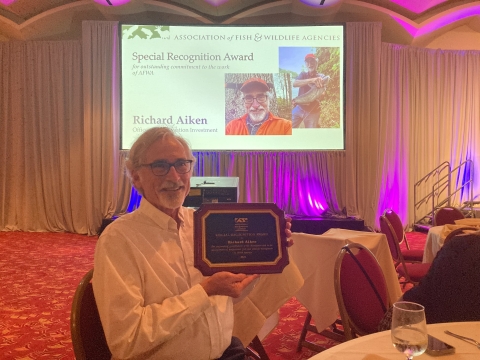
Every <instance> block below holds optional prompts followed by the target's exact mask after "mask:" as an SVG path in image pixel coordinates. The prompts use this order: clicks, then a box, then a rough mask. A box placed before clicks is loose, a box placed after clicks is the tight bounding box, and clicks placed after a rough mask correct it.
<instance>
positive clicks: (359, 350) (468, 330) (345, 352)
mask: <svg viewBox="0 0 480 360" xmlns="http://www.w3.org/2000/svg"><path fill="white" fill-rule="evenodd" d="M427 329H428V333H429V334H430V335H432V336H434V337H436V338H438V339H440V340H442V341H444V342H446V343H448V344H450V345H452V346H454V347H455V354H451V355H442V356H441V357H436V356H430V355H428V354H423V355H420V356H418V357H414V359H419V360H422V359H425V360H426V359H443V360H450V359H455V360H478V359H480V349H478V348H477V347H476V346H475V345H472V344H469V343H467V342H465V341H463V340H460V339H457V338H454V337H452V336H450V335H447V334H445V333H444V331H445V330H450V331H452V332H454V333H456V334H460V335H464V336H467V337H469V338H473V339H476V340H477V341H480V322H464V323H445V324H432V325H427ZM326 359H328V360H370V359H371V360H373V359H378V360H381V359H387V360H405V355H403V354H402V353H400V352H399V351H398V350H397V349H395V348H394V347H393V345H392V339H391V336H390V331H383V332H380V333H376V334H372V335H367V336H363V337H360V338H358V339H354V340H350V341H347V342H344V343H342V344H340V345H337V346H334V347H332V348H330V349H328V350H326V351H323V352H321V353H319V354H317V355H315V356H313V357H311V358H310V360H326Z"/></svg>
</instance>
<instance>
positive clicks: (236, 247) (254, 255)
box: [194, 203, 288, 276]
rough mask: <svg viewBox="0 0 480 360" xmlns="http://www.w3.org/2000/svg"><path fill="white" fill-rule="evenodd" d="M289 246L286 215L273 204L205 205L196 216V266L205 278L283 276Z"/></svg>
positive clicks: (196, 212)
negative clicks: (219, 274) (224, 273)
mask: <svg viewBox="0 0 480 360" xmlns="http://www.w3.org/2000/svg"><path fill="white" fill-rule="evenodd" d="M286 246H287V240H286V234H285V215H284V212H283V211H282V210H280V209H279V208H278V207H277V205H275V204H273V203H255V204H244V203H242V204H238V203H214V204H202V205H201V206H200V207H199V209H198V210H197V211H195V213H194V249H195V253H194V258H195V263H194V264H195V267H196V268H198V269H199V270H200V271H201V272H202V274H203V275H206V276H207V275H212V274H214V273H216V272H219V271H230V272H234V273H243V274H273V273H281V272H282V270H283V268H284V267H285V266H287V265H288V252H287V248H286Z"/></svg>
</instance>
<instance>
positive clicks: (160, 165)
mask: <svg viewBox="0 0 480 360" xmlns="http://www.w3.org/2000/svg"><path fill="white" fill-rule="evenodd" d="M192 163H193V160H177V161H175V162H174V163H169V162H166V161H154V162H152V163H151V164H142V165H140V166H150V168H151V169H152V172H153V175H156V176H165V175H167V174H168V172H169V171H170V168H171V167H172V166H173V167H174V168H175V170H176V171H177V173H179V174H186V173H188V172H189V171H190V170H192Z"/></svg>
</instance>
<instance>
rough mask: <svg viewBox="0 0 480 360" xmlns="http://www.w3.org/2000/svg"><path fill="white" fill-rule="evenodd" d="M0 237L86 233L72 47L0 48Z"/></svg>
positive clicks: (78, 55) (76, 59) (76, 55)
mask: <svg viewBox="0 0 480 360" xmlns="http://www.w3.org/2000/svg"><path fill="white" fill-rule="evenodd" d="M0 64H1V66H2V71H1V73H0V112H1V113H0V229H2V230H23V231H72V232H78V233H85V232H87V224H86V222H85V215H84V214H85V211H86V208H85V206H84V202H83V199H84V197H85V187H84V183H85V177H84V169H83V164H84V161H83V126H82V124H83V122H82V116H83V97H82V91H81V86H82V52H81V44H80V42H79V41H62V42H5V43H0Z"/></svg>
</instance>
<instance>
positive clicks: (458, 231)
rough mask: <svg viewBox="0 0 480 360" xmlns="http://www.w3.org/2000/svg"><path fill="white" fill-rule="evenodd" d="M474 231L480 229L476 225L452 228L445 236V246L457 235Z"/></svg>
mask: <svg viewBox="0 0 480 360" xmlns="http://www.w3.org/2000/svg"><path fill="white" fill-rule="evenodd" d="M472 231H480V229H479V228H476V227H473V226H466V227H462V228H459V229H455V230H452V231H451V232H450V233H449V234H448V235H447V236H446V237H445V240H444V241H443V246H445V244H446V243H448V242H449V241H450V240H452V239H453V238H454V237H455V236H457V235H466V234H468V233H471V232H472Z"/></svg>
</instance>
